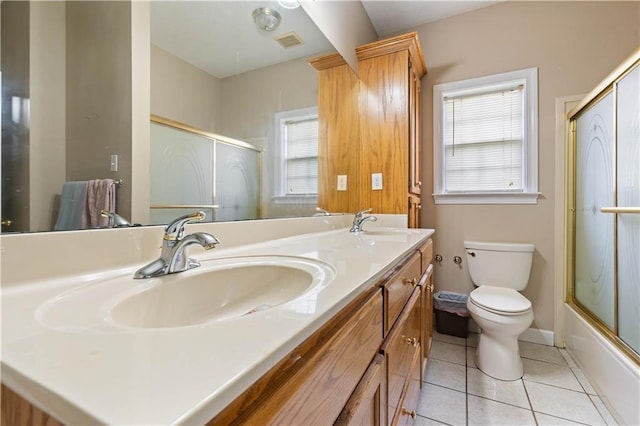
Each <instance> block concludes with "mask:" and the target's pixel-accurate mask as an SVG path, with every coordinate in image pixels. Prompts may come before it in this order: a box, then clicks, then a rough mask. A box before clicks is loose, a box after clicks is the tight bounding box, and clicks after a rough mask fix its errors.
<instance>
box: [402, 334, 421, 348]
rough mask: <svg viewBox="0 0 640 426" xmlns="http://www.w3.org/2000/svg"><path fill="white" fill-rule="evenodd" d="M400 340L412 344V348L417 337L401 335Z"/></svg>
mask: <svg viewBox="0 0 640 426" xmlns="http://www.w3.org/2000/svg"><path fill="white" fill-rule="evenodd" d="M402 340H404V342H405V343H408V344H409V345H411V346H413V347H414V348H415V347H416V346H418V338H417V337H407V336H402Z"/></svg>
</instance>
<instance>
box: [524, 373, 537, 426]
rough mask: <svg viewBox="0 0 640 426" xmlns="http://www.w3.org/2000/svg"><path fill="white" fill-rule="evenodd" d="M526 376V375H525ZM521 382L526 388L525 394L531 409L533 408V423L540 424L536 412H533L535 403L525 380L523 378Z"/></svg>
mask: <svg viewBox="0 0 640 426" xmlns="http://www.w3.org/2000/svg"><path fill="white" fill-rule="evenodd" d="M523 374H524V373H523ZM520 381H521V382H522V387H523V388H524V393H525V395H527V402H529V408H531V414H532V415H533V421H534V422H536V425H537V424H538V417H536V412H535V411H534V410H533V402H531V397H530V396H529V391H528V390H527V386H526V385H525V384H524V379H523V378H522V377H521V378H520Z"/></svg>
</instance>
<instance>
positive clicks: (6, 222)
mask: <svg viewBox="0 0 640 426" xmlns="http://www.w3.org/2000/svg"><path fill="white" fill-rule="evenodd" d="M12 223H13V222H11V221H10V220H9V219H7V220H3V221H2V226H11V224H12Z"/></svg>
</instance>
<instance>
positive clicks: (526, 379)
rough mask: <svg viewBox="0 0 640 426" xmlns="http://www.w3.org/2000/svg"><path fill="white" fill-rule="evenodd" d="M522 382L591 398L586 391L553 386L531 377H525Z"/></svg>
mask: <svg viewBox="0 0 640 426" xmlns="http://www.w3.org/2000/svg"><path fill="white" fill-rule="evenodd" d="M522 380H523V381H525V382H532V383H537V384H539V385H545V386H551V387H552V388H556V389H562V390H567V391H570V392H576V393H581V394H584V395H587V396H589V394H588V393H587V392H585V391H584V390H575V389H571V388H565V387H564V386H558V385H552V384H550V383H545V382H541V381H539V380H534V379H532V378H530V377H528V378H524V377H523V378H522ZM580 387H582V386H580Z"/></svg>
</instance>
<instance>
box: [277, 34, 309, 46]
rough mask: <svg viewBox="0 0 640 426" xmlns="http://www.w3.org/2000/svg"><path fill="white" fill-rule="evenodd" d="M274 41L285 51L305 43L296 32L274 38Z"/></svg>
mask: <svg viewBox="0 0 640 426" xmlns="http://www.w3.org/2000/svg"><path fill="white" fill-rule="evenodd" d="M274 39H275V41H277V42H278V43H280V46H282V47H284V48H285V49H287V48H289V47H293V46H297V45H299V44H302V43H304V41H302V39H301V38H300V36H299V35H298V34H296V33H295V32H290V33H287V34H282V35H281V36H278V37H274Z"/></svg>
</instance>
